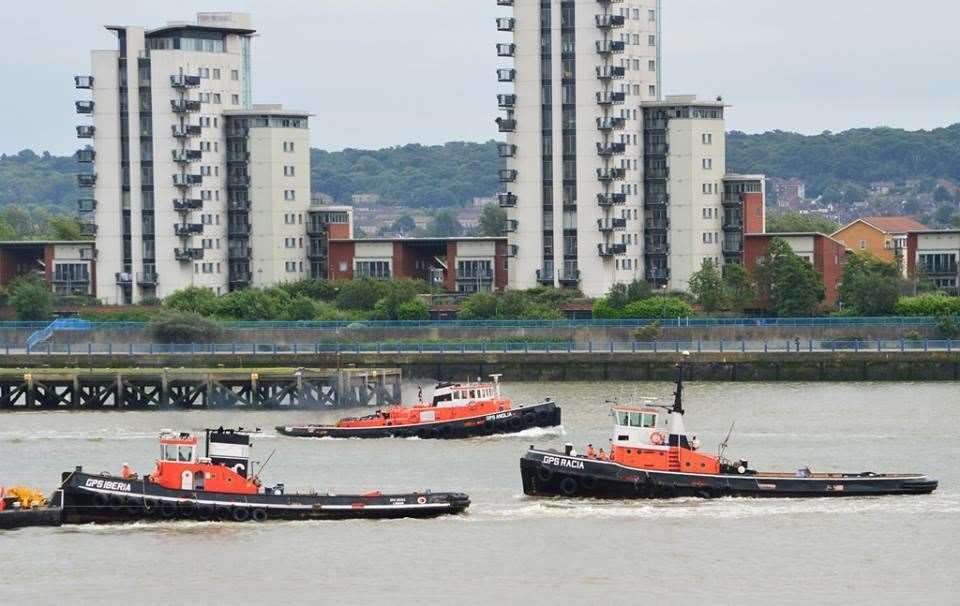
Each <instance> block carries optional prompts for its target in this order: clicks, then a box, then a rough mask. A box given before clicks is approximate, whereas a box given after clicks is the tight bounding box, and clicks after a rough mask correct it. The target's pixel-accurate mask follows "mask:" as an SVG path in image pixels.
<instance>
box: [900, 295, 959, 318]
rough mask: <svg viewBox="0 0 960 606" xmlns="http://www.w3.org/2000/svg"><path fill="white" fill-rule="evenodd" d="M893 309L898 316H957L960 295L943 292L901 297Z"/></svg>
mask: <svg viewBox="0 0 960 606" xmlns="http://www.w3.org/2000/svg"><path fill="white" fill-rule="evenodd" d="M893 310H894V312H896V314H897V315H898V316H956V315H960V297H948V296H947V295H945V294H943V293H928V294H923V295H918V296H916V297H900V300H899V301H897V304H896V306H895V307H894V309H893Z"/></svg>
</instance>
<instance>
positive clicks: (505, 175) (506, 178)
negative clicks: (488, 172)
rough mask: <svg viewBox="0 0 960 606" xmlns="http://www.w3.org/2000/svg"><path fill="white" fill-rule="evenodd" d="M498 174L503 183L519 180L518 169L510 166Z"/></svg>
mask: <svg viewBox="0 0 960 606" xmlns="http://www.w3.org/2000/svg"><path fill="white" fill-rule="evenodd" d="M498 174H499V176H500V182H501V183H514V182H515V181H516V180H517V171H515V170H513V169H510V168H504V169H502V170H500V171H498Z"/></svg>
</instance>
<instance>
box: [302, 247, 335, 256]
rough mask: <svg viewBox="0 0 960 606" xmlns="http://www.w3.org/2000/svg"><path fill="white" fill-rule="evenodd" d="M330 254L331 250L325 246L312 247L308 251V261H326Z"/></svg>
mask: <svg viewBox="0 0 960 606" xmlns="http://www.w3.org/2000/svg"><path fill="white" fill-rule="evenodd" d="M329 254H330V251H329V249H327V248H326V247H323V246H311V247H310V248H308V249H307V258H308V259H326V258H327V257H328V256H329Z"/></svg>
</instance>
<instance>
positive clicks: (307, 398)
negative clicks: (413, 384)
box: [0, 368, 401, 411]
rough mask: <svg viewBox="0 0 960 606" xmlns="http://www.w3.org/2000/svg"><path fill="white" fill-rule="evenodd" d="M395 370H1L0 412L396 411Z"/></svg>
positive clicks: (397, 378) (397, 372) (397, 375)
mask: <svg viewBox="0 0 960 606" xmlns="http://www.w3.org/2000/svg"><path fill="white" fill-rule="evenodd" d="M400 380H401V373H400V370H399V369H396V368H362V369H356V368H348V369H340V370H338V369H324V368H242V369H241V368H233V369H227V368H207V369H196V368H122V369H120V368H114V369H111V368H100V369H98V368H91V369H84V368H39V369H15V368H3V369H0V411H15V410H191V409H207V408H210V409H213V408H218V409H227V408H237V409H286V408H289V409H304V408H313V409H325V408H353V407H360V406H377V407H380V406H389V405H393V404H398V403H400V382H401V381H400Z"/></svg>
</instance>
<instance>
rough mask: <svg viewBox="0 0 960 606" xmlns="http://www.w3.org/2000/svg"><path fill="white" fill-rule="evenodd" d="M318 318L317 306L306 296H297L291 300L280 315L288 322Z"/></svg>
mask: <svg viewBox="0 0 960 606" xmlns="http://www.w3.org/2000/svg"><path fill="white" fill-rule="evenodd" d="M316 316H317V304H316V303H314V302H313V299H311V298H310V297H307V296H304V295H297V296H295V297H293V298H292V299H290V300H289V301H288V302H287V304H286V305H285V306H284V308H283V311H282V312H281V314H280V318H281V319H282V320H288V321H300V320H313V319H314V318H315V317H316Z"/></svg>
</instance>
